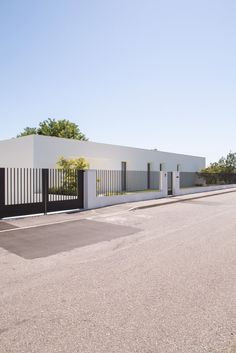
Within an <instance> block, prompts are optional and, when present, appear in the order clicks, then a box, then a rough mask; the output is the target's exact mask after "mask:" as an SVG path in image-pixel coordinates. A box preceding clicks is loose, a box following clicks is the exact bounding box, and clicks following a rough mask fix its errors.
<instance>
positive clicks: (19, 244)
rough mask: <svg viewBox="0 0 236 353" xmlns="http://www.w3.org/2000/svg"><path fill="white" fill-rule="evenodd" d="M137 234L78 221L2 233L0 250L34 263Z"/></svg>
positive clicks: (129, 230) (110, 226)
mask: <svg viewBox="0 0 236 353" xmlns="http://www.w3.org/2000/svg"><path fill="white" fill-rule="evenodd" d="M139 231H140V230H139V229H137V228H133V227H126V226H121V225H116V224H111V223H105V222H96V221H91V220H79V221H73V222H68V223H61V224H54V225H48V226H39V227H36V228H29V229H17V230H16V231H14V230H13V231H11V232H6V233H4V232H2V233H0V247H2V248H4V249H5V250H7V251H9V252H11V253H14V254H16V255H18V256H21V257H23V258H25V259H35V258H40V257H47V256H51V255H55V254H57V253H60V252H63V251H70V250H72V249H75V248H79V247H83V246H87V245H91V244H95V243H99V242H102V241H110V240H112V239H115V238H120V237H125V236H128V235H131V234H134V233H137V232H139Z"/></svg>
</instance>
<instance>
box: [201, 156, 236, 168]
mask: <svg viewBox="0 0 236 353" xmlns="http://www.w3.org/2000/svg"><path fill="white" fill-rule="evenodd" d="M235 172H236V153H233V152H229V153H228V154H227V156H226V157H221V158H220V159H219V161H218V162H214V163H211V164H210V165H209V167H207V168H204V169H202V170H201V173H235Z"/></svg>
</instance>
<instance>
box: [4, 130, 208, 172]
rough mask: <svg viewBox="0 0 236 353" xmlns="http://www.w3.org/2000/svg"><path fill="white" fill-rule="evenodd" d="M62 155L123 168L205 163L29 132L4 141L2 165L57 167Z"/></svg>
mask: <svg viewBox="0 0 236 353" xmlns="http://www.w3.org/2000/svg"><path fill="white" fill-rule="evenodd" d="M60 156H64V157H66V158H75V157H84V158H86V160H88V162H89V163H90V168H91V169H114V170H116V169H118V170H119V169H120V168H121V162H122V161H125V162H127V170H147V163H151V170H153V171H159V170H160V164H161V163H162V164H163V165H164V170H166V171H174V170H177V165H178V164H179V165H180V168H181V170H182V171H186V172H191V171H198V170H200V169H202V168H204V167H205V158H203V157H195V156H189V155H183V154H175V153H168V152H160V151H156V150H146V149H141V148H132V147H125V146H116V145H108V144H103V143H96V142H90V141H76V140H69V139H64V138H57V137H48V136H27V137H23V138H18V139H11V140H6V141H0V166H3V167H4V166H5V167H14V166H15V167H21V166H22V167H26V166H27V167H34V168H55V166H56V161H57V160H58V158H59V157H60Z"/></svg>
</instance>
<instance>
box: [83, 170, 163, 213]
mask: <svg viewBox="0 0 236 353" xmlns="http://www.w3.org/2000/svg"><path fill="white" fill-rule="evenodd" d="M160 189H161V190H160V191H149V190H148V191H139V192H130V193H126V194H123V195H112V196H97V190H96V171H94V170H87V171H85V173H84V208H85V209H87V210H88V209H93V208H99V207H105V206H112V205H117V204H121V203H127V202H135V201H146V200H154V199H160V198H162V197H166V196H167V174H166V173H165V172H160Z"/></svg>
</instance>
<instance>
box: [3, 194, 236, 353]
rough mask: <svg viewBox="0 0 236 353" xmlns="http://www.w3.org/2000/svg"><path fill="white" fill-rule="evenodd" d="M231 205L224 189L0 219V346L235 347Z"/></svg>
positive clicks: (38, 350)
mask: <svg viewBox="0 0 236 353" xmlns="http://www.w3.org/2000/svg"><path fill="white" fill-rule="evenodd" d="M235 211H236V193H230V194H223V195H219V196H214V197H209V198H204V199H198V200H190V201H185V202H182V203H177V204H171V205H166V206H160V207H155V208H149V209H143V210H136V211H128V210H124V211H123V212H122V211H119V212H117V213H114V212H110V209H109V208H107V209H104V211H103V212H102V213H96V212H87V213H86V217H85V218H84V219H79V220H74V221H72V222H64V223H61V224H55V225H47V226H40V227H34V228H27V229H15V230H10V231H9V228H11V225H9V224H6V223H2V224H1V225H0V227H1V229H2V230H1V231H0V270H1V272H0V352H1V353H53V352H55V353H228V352H230V353H235V352H236V346H235V343H236V342H235V340H236V212H235ZM31 223H32V221H31Z"/></svg>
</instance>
